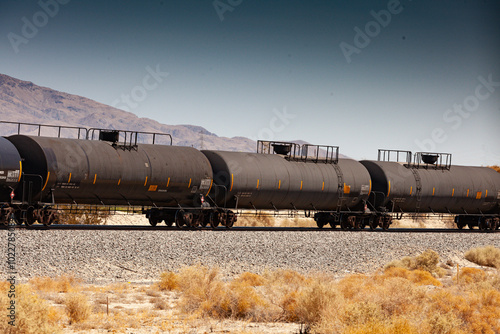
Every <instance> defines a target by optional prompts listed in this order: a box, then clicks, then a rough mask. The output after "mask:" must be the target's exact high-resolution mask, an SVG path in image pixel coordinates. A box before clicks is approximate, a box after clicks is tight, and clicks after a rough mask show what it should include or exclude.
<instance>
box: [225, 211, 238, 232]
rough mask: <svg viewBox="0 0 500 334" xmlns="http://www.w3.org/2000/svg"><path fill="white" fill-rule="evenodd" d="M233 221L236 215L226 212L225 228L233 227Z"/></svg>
mask: <svg viewBox="0 0 500 334" xmlns="http://www.w3.org/2000/svg"><path fill="white" fill-rule="evenodd" d="M235 221H236V216H235V215H234V213H233V212H228V213H227V216H226V228H231V227H233V225H234V222H235Z"/></svg>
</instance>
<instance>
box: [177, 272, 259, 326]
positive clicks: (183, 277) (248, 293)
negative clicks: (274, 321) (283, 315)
mask: <svg viewBox="0 0 500 334" xmlns="http://www.w3.org/2000/svg"><path fill="white" fill-rule="evenodd" d="M179 290H180V291H181V292H182V297H181V301H180V305H181V307H182V309H183V310H184V311H185V312H187V313H193V312H198V313H200V314H201V315H202V316H210V317H214V318H237V319H247V318H254V319H261V318H263V317H264V315H265V312H263V310H265V309H266V301H265V299H264V298H263V297H262V296H261V295H259V294H258V293H257V292H256V291H255V289H254V288H253V287H251V286H249V285H248V284H247V283H245V282H238V281H233V282H231V283H229V284H228V283H224V282H222V281H221V280H220V278H219V270H218V269H217V268H212V269H209V268H206V267H203V266H199V265H198V266H192V267H186V268H184V269H182V270H181V271H180V272H179Z"/></svg>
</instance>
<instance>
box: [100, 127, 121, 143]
mask: <svg viewBox="0 0 500 334" xmlns="http://www.w3.org/2000/svg"><path fill="white" fill-rule="evenodd" d="M119 136H120V133H119V132H118V131H114V130H112V131H99V140H101V141H108V142H112V143H117V142H118V140H119Z"/></svg>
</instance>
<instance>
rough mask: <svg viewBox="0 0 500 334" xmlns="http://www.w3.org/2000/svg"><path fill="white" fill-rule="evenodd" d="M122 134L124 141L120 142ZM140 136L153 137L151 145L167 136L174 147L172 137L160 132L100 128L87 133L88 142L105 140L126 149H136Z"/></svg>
mask: <svg viewBox="0 0 500 334" xmlns="http://www.w3.org/2000/svg"><path fill="white" fill-rule="evenodd" d="M96 133H97V134H98V135H97V138H96ZM120 133H122V134H123V141H122V142H120ZM139 135H148V136H152V142H151V144H153V145H154V144H155V143H156V139H157V137H159V136H165V137H168V138H169V139H170V144H169V145H172V136H171V135H170V134H168V133H160V132H146V131H128V130H118V129H100V128H91V129H89V130H88V131H87V138H86V139H88V140H96V139H99V140H104V141H111V142H113V143H114V144H118V145H120V146H124V147H135V146H137V142H138V137H139Z"/></svg>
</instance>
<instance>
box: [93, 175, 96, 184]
mask: <svg viewBox="0 0 500 334" xmlns="http://www.w3.org/2000/svg"><path fill="white" fill-rule="evenodd" d="M95 181H97V174H94V183H93V184H95Z"/></svg>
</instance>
